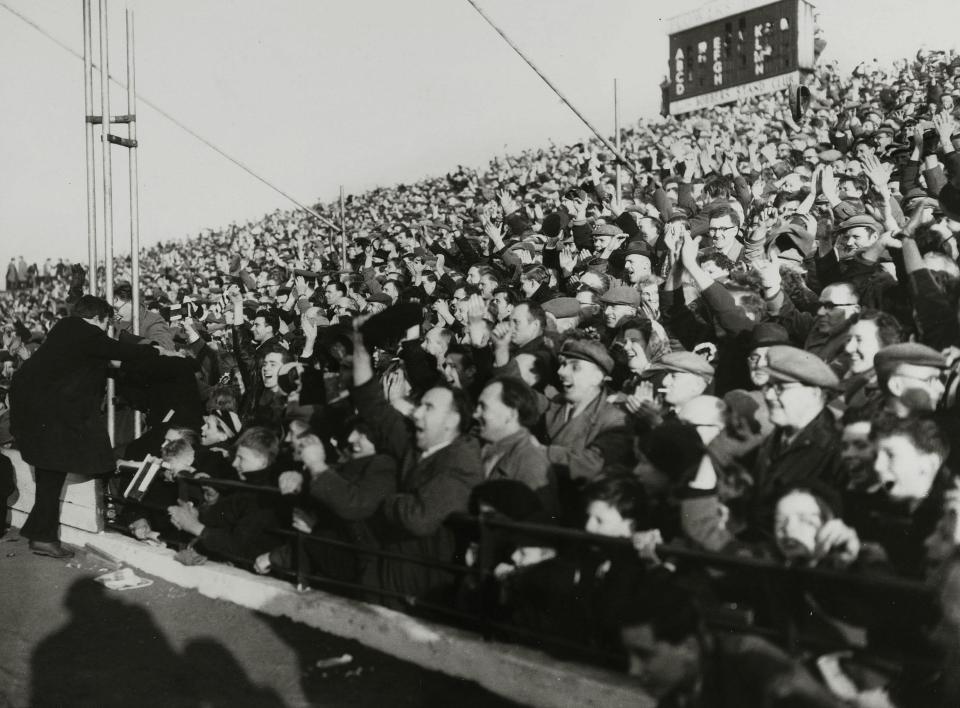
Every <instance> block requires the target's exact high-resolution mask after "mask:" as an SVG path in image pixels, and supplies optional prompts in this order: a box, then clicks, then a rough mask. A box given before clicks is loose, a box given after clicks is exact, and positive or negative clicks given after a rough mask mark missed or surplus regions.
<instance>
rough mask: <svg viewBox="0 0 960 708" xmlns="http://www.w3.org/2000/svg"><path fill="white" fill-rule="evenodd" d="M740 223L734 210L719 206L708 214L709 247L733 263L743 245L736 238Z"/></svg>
mask: <svg viewBox="0 0 960 708" xmlns="http://www.w3.org/2000/svg"><path fill="white" fill-rule="evenodd" d="M740 221H741V220H740V214H738V213H737V212H736V210H735V209H733V208H732V207H728V206H719V207H717V208H716V209H714V210H713V211H712V212H710V226H709V228H708V229H707V236H708V237H709V239H710V245H712V246H713V247H714V248H716V249H717V250H718V251H719V252H720V253H722V254H723V255H725V256H726V257H727V258H729V259H730V260H731V261H733V262H734V263H736V262H737V260H738V259H739V258H740V253H741V251H743V243H742V242H741V241H740V240H739V238H738V236H739V235H740Z"/></svg>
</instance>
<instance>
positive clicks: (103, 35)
mask: <svg viewBox="0 0 960 708" xmlns="http://www.w3.org/2000/svg"><path fill="white" fill-rule="evenodd" d="M99 4H100V13H99V15H100V116H101V120H100V141H101V143H100V149H101V151H102V155H103V237H104V243H105V248H104V255H105V258H104V261H105V263H104V265H105V268H106V287H105V289H104V297H105V298H106V300H107V302H109V303H111V304H112V303H113V168H112V166H111V162H110V141H109V139H108V138H107V136H108V135H109V134H110V43H109V41H108V40H109V37H108V32H107V0H100V3H99ZM110 334H111V335H112V334H113V326H112V325H111V327H110ZM113 396H114V381H113V379H112V378H108V379H107V431H108V432H109V433H110V442H111V443H113V440H114V428H115V425H114V418H115V411H114V405H113Z"/></svg>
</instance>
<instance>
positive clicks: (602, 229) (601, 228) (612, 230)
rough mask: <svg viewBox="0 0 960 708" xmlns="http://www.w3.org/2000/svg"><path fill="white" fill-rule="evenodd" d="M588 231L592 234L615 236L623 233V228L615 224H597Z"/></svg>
mask: <svg viewBox="0 0 960 708" xmlns="http://www.w3.org/2000/svg"><path fill="white" fill-rule="evenodd" d="M590 233H592V234H593V235H594V236H617V235H618V234H622V233H623V229H621V228H620V227H619V226H617V225H616V224H597V225H596V226H594V227H593V231H591V232H590Z"/></svg>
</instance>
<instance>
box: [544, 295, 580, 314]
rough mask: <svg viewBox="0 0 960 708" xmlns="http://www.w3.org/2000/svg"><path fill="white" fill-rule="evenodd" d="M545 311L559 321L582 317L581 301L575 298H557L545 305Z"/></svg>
mask: <svg viewBox="0 0 960 708" xmlns="http://www.w3.org/2000/svg"><path fill="white" fill-rule="evenodd" d="M543 309H544V311H546V312H549V313H550V314H551V315H553V316H554V317H556V318H557V319H563V318H565V317H579V316H580V301H579V300H577V298H575V297H555V298H553V299H552V300H547V301H546V302H545V303H543Z"/></svg>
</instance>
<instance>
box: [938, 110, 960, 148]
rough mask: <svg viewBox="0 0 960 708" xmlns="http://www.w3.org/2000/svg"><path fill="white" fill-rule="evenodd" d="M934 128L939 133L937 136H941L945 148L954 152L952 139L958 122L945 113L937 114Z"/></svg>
mask: <svg viewBox="0 0 960 708" xmlns="http://www.w3.org/2000/svg"><path fill="white" fill-rule="evenodd" d="M933 127H934V129H935V130H936V131H937V134H938V135H939V136H940V144H941V145H942V146H943V148H944V149H945V150H946V149H949V150H952V149H953V142H952V141H951V138H952V137H953V134H954V133H955V132H956V130H957V122H956V121H955V120H954V119H953V115H952V114H950V113H947V112H946V111H944V112H943V113H937V114H936V115H935V116H934V117H933Z"/></svg>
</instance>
